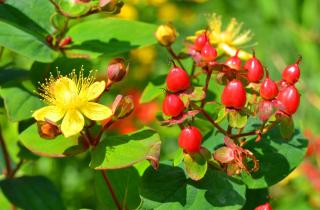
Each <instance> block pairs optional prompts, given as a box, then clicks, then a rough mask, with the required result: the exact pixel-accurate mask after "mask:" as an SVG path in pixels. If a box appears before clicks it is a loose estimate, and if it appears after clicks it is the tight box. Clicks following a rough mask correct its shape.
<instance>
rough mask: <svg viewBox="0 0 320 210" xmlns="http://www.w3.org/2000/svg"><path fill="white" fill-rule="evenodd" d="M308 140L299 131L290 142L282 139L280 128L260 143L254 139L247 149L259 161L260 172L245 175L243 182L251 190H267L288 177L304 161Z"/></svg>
mask: <svg viewBox="0 0 320 210" xmlns="http://www.w3.org/2000/svg"><path fill="white" fill-rule="evenodd" d="M307 144H308V142H307V140H306V139H304V138H303V136H302V135H301V134H300V132H299V131H298V130H295V133H294V136H293V137H292V139H291V140H290V141H288V140H285V139H283V138H282V137H281V134H280V130H279V126H276V127H274V128H273V129H271V130H270V131H269V132H268V133H267V134H265V135H263V137H262V139H261V140H260V141H259V142H255V141H254V139H252V140H251V141H249V142H248V143H247V144H246V149H249V150H250V151H251V152H253V153H254V155H255V156H256V158H257V159H258V160H259V163H260V169H259V170H258V172H256V173H253V174H251V175H248V174H246V173H243V174H242V175H241V176H242V178H243V181H244V182H245V183H246V184H247V185H248V187H249V188H250V189H258V188H265V187H268V186H271V185H274V184H276V183H277V182H279V181H281V180H282V179H284V178H285V177H286V176H288V175H289V174H290V173H291V172H292V171H293V170H294V169H295V168H296V167H297V166H298V165H299V164H300V163H301V162H302V160H303V158H304V155H305V152H306V148H307Z"/></svg>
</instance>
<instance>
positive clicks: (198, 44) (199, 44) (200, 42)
mask: <svg viewBox="0 0 320 210" xmlns="http://www.w3.org/2000/svg"><path fill="white" fill-rule="evenodd" d="M207 42H208V36H207V34H206V32H203V33H202V34H200V35H199V36H197V38H196V40H195V41H194V48H195V49H196V50H197V51H201V50H202V48H203V47H204V45H205V44H206V43H207Z"/></svg>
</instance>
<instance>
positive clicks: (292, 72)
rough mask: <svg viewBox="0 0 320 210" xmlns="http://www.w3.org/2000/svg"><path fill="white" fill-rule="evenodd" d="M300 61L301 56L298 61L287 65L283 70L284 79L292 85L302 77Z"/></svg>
mask: <svg viewBox="0 0 320 210" xmlns="http://www.w3.org/2000/svg"><path fill="white" fill-rule="evenodd" d="M300 61H301V57H299V58H298V60H297V61H296V63H294V64H292V65H289V66H287V67H286V68H285V69H284V71H283V72H282V79H283V80H284V81H286V82H287V83H289V84H291V85H293V84H294V83H296V82H297V81H298V80H299V78H300V68H299V64H300Z"/></svg>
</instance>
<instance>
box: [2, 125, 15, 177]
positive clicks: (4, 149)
mask: <svg viewBox="0 0 320 210" xmlns="http://www.w3.org/2000/svg"><path fill="white" fill-rule="evenodd" d="M0 145H1V149H2V153H3V158H4V161H5V164H6V170H7V171H6V177H10V175H11V170H12V169H11V163H10V157H9V153H8V149H7V146H6V144H5V142H4V140H3V138H2V133H1V131H0Z"/></svg>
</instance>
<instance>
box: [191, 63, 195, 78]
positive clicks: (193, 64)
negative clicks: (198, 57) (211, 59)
mask: <svg viewBox="0 0 320 210" xmlns="http://www.w3.org/2000/svg"><path fill="white" fill-rule="evenodd" d="M195 70H196V62H195V61H193V62H192V68H191V73H190V76H191V77H193V75H194V71H195Z"/></svg>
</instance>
